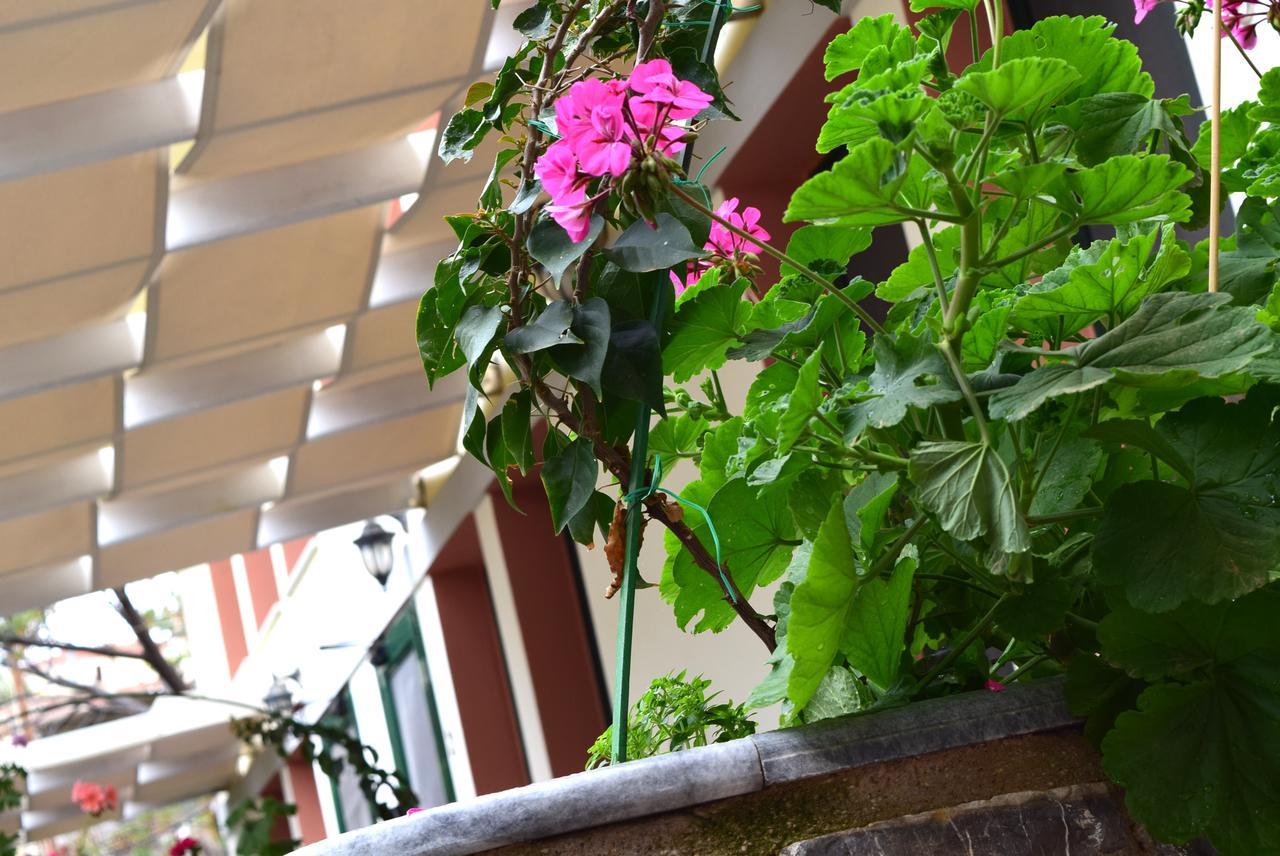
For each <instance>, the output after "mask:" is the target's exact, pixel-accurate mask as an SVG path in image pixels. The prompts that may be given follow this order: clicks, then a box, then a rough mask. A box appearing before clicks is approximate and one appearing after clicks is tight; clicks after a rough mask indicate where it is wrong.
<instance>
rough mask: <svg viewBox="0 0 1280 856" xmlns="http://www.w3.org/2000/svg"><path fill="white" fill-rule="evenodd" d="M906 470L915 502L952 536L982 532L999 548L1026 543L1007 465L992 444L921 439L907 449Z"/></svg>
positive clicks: (967, 537) (1021, 547) (1022, 547)
mask: <svg viewBox="0 0 1280 856" xmlns="http://www.w3.org/2000/svg"><path fill="white" fill-rule="evenodd" d="M907 472H908V474H909V475H910V478H911V481H912V482H913V483H914V484H915V485H916V487H917V489H918V496H919V498H920V504H921V505H922V506H923V507H924V508H925V509H927V510H929V511H931V512H932V513H933V514H935V515H937V517H938V523H939V525H941V526H942V528H943V529H944V530H946V531H947V532H949V533H951V534H952V535H954V536H955V537H956V538H957V539H959V540H961V541H972V540H974V539H976V538H980V537H983V536H985V537H986V538H987V539H988V540H989V541H990V542H991V544H992V545H993V546H994V547H995V548H997V549H999V550H1001V551H1002V552H1005V553H1022V552H1025V551H1026V550H1029V549H1030V548H1031V538H1030V536H1029V535H1028V534H1027V525H1026V523H1025V522H1024V521H1023V519H1022V514H1021V513H1020V512H1019V511H1018V503H1017V501H1016V498H1015V497H1014V492H1013V484H1012V481H1011V480H1010V478H1009V470H1008V468H1007V467H1006V466H1005V464H1004V461H1003V460H1001V459H1000V455H999V454H997V452H996V451H995V449H993V448H991V447H990V446H987V445H985V444H982V443H962V442H956V441H943V442H927V443H921V444H919V445H918V446H916V447H915V448H914V449H913V450H912V451H911V463H910V466H909V468H908V471H907Z"/></svg>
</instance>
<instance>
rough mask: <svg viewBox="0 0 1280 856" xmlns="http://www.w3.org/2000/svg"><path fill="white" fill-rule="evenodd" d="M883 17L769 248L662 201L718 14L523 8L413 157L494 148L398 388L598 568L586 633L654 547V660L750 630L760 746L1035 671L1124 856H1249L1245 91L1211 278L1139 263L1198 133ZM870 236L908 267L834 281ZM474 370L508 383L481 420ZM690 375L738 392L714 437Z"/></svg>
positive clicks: (1253, 165)
mask: <svg viewBox="0 0 1280 856" xmlns="http://www.w3.org/2000/svg"><path fill="white" fill-rule="evenodd" d="M820 5H823V6H827V7H829V8H832V9H833V10H834V9H835V8H836V7H837V6H838V3H836V2H834V0H827V2H822V3H821V4H820ZM915 5H916V3H915V2H913V8H914V7H915ZM919 5H920V11H925V7H926V6H931V7H935V8H932V9H931V10H929V11H928V12H927V14H925V15H924V16H923V17H922V18H920V19H919V21H918V22H917V23H916V24H915V25H914V26H913V27H910V28H909V27H907V26H905V25H903V24H901V23H899V22H897V21H896V20H894V18H893V17H892V16H888V15H886V16H881V17H875V18H863V19H861V20H858V21H857V22H856V23H855V24H854V25H853V26H852V27H851V28H850V29H849V30H848V31H847V32H845V33H842V34H840V35H838V36H837V37H836V38H835V39H834V40H833V41H832V42H831V43H830V45H829V46H828V47H827V49H826V55H825V61H826V74H827V78H828V79H829V80H831V81H832V86H833V91H832V92H831V94H830V95H828V96H827V101H828V102H829V103H830V105H831V106H830V112H829V114H828V118H827V121H826V123H825V124H824V125H823V126H822V129H821V132H820V134H819V136H818V139H817V148H818V150H819V151H820V152H836V153H840V154H839V157H838V158H836V159H834V163H833V165H832V166H831V167H830V168H829V169H828V170H826V171H823V172H821V173H819V174H817V175H815V176H814V177H812V178H811V179H809V180H808V181H805V182H804V183H803V184H801V185H800V186H799V187H798V188H796V190H795V193H794V195H793V196H792V198H791V202H790V204H789V206H788V207H787V209H786V211H785V214H784V216H783V219H784V220H786V221H792V222H803V223H805V224H807V225H804V226H803V227H801V228H799V229H798V230H797V231H796V232H795V233H794V234H793V235H792V236H791V238H790V240H789V241H788V242H787V243H786V245H785V247H780V246H775V245H774V244H773V243H771V239H770V237H769V235H768V233H767V232H766V230H764V229H763V228H761V227H760V225H759V223H758V220H759V218H760V215H759V212H757V211H755V210H753V208H752V207H751V206H750V204H749V203H750V200H742V201H737V200H729V201H728V202H726V203H724V204H722V205H720V206H713V205H712V204H711V202H710V194H709V191H708V189H707V188H706V187H704V186H702V185H701V184H699V183H698V181H697V173H696V172H695V171H694V170H693V169H692V167H694V166H695V165H696V163H697V162H696V160H695V159H692V158H690V146H692V145H693V142H694V139H695V138H696V135H697V132H698V130H699V128H700V127H701V125H702V123H703V122H706V121H714V120H722V119H732V118H734V117H733V114H732V112H731V108H730V106H729V105H728V104H727V103H726V99H725V96H724V92H723V90H722V89H721V86H720V83H719V81H718V79H717V76H716V73H715V70H714V68H713V67H712V65H711V64H710V63H708V62H707V61H706V57H707V56H708V55H709V54H708V50H707V48H708V45H709V44H710V43H711V42H713V40H714V37H715V32H716V30H717V29H718V27H719V25H720V24H721V23H722V22H723V17H724V15H723V13H724V12H725V11H726V9H725V4H722V3H720V2H706V0H669V2H662V0H539V2H538V3H536V4H535V5H533V6H532V7H530V8H529V9H528V10H527V11H525V12H523V13H522V14H521V15H520V16H519V17H518V18H517V19H516V22H515V25H516V28H517V29H519V30H520V31H521V32H522V33H523V34H524V35H525V36H526V37H527V40H526V41H525V42H524V44H523V45H522V46H521V47H520V48H519V49H518V50H517V51H516V52H515V53H514V54H513V55H512V56H511V57H510V58H509V59H508V60H507V62H506V63H505V64H504V65H503V67H502V69H501V70H500V71H499V72H498V74H497V76H496V79H494V80H493V81H492V82H483V83H477V84H475V85H474V86H472V87H471V89H470V90H469V91H468V93H467V96H466V105H465V106H464V108H463V109H462V110H460V111H459V112H458V113H457V114H456V115H454V116H453V118H452V120H451V121H450V122H449V124H448V127H447V128H446V130H445V131H444V134H443V138H442V143H441V147H440V153H441V156H442V157H443V158H444V159H445V160H446V161H447V160H455V159H468V158H469V157H470V156H471V153H472V152H474V150H475V149H476V147H477V146H478V145H479V144H480V143H481V141H482V140H483V139H484V138H485V137H487V136H488V137H497V138H499V139H500V141H501V146H500V150H499V152H498V154H497V156H496V159H495V162H494V164H493V170H492V173H491V175H490V178H489V180H488V181H487V182H486V184H485V187H484V190H483V192H482V194H481V196H480V198H479V200H478V205H477V208H476V210H475V211H474V212H471V213H467V214H460V215H457V216H454V217H450V218H448V220H449V223H450V225H451V226H452V228H453V230H454V232H455V233H456V235H457V238H458V242H459V243H458V248H457V250H456V251H455V252H454V253H453V254H452V255H450V256H449V257H447V258H446V259H445V260H444V261H442V262H441V263H440V265H439V267H438V268H437V270H436V275H435V282H434V285H433V287H432V288H430V290H428V291H427V292H426V294H425V295H424V297H423V299H422V304H421V309H420V312H419V317H418V330H417V333H418V342H419V347H420V349H421V353H422V359H423V364H424V367H425V369H426V373H427V376H428V378H429V379H430V380H431V381H433V382H434V381H435V380H438V379H439V378H441V377H443V376H445V375H448V374H451V373H453V372H459V371H461V372H466V374H467V376H468V378H469V380H470V384H471V386H470V390H469V393H468V397H467V400H466V403H465V411H464V437H465V440H464V444H465V446H466V448H467V449H468V450H469V451H470V453H471V454H473V455H474V456H475V457H477V458H478V459H480V460H481V461H483V462H485V463H486V464H488V465H489V466H490V467H492V468H493V470H494V473H495V475H496V478H497V480H498V483H499V484H500V485H502V486H504V488H505V487H507V486H508V470H509V469H510V468H512V467H514V468H517V469H519V470H520V471H521V472H525V471H528V470H529V469H530V468H531V467H533V466H534V465H535V464H537V463H540V464H541V478H542V481H543V483H544V485H545V487H546V493H547V498H548V502H549V505H550V508H551V512H552V517H553V521H554V524H555V526H556V528H557V529H558V530H563V529H568V531H569V532H570V533H571V534H572V536H573V537H574V538H575V539H577V540H579V541H581V542H583V543H589V542H592V541H593V540H595V539H596V538H597V537H600V536H603V537H604V538H606V539H607V542H606V551H608V552H609V554H610V557H611V561H613V562H614V563H615V567H616V569H617V571H618V573H619V587H620V588H621V591H622V609H623V610H624V618H623V621H624V624H625V623H626V614H627V613H626V610H629V608H630V602H629V601H628V598H629V597H630V596H631V594H632V593H633V592H634V583H635V579H634V574H635V568H634V556H635V552H636V549H637V547H638V543H639V537H640V530H641V529H642V528H643V527H644V525H645V523H646V521H647V523H648V524H649V526H650V527H651V528H652V527H654V526H657V527H661V528H662V529H663V530H664V537H665V539H666V544H667V548H668V557H667V561H666V564H665V567H664V568H663V569H662V572H661V579H660V580H657V579H655V580H653V582H655V583H657V584H658V588H659V590H660V594H661V596H662V597H663V598H664V599H665V600H667V601H668V602H670V603H671V605H672V607H673V610H674V614H675V618H676V621H677V622H678V623H679V624H680V626H681V627H684V628H686V629H688V630H691V631H692V632H694V633H698V632H703V631H718V630H722V629H724V628H725V627H727V626H728V625H729V624H731V623H732V622H734V621H742V622H744V623H745V624H746V625H747V626H748V627H750V629H751V630H752V631H753V632H754V633H755V635H756V636H757V637H759V639H760V641H761V643H762V647H761V650H760V657H761V659H762V660H764V659H766V658H767V660H768V663H769V664H770V666H771V671H770V674H769V676H768V678H767V679H766V680H765V681H764V682H763V684H761V686H759V687H758V688H757V689H756V691H755V693H754V694H753V696H752V699H751V701H752V703H754V704H757V705H763V704H769V703H773V702H778V701H781V702H783V704H784V710H785V719H786V721H788V722H797V723H798V722H805V721H812V720H813V719H817V718H821V717H824V716H830V715H834V714H836V713H851V712H860V711H868V710H876V709H881V708H884V707H887V706H892V705H901V704H908V703H910V702H911V701H912V700H914V699H919V698H923V697H930V696H935V695H939V694H945V693H949V692H955V691H958V690H962V689H972V688H978V687H982V686H984V685H986V686H988V687H989V688H990V689H994V690H998V689H1000V688H1001V687H1002V686H1003V685H1005V684H1007V683H1008V682H1010V681H1019V680H1026V679H1028V678H1035V677H1036V676H1039V675H1050V674H1061V673H1065V674H1066V676H1067V686H1068V693H1069V698H1070V700H1071V703H1072V704H1073V705H1074V706H1075V709H1076V710H1077V711H1078V712H1079V713H1080V714H1081V715H1083V716H1087V717H1088V725H1087V729H1088V731H1089V733H1090V735H1091V736H1093V737H1095V738H1096V739H1098V740H1099V741H1100V744H1101V749H1102V754H1103V759H1104V766H1105V769H1106V770H1107V772H1108V773H1109V775H1110V776H1111V777H1112V778H1113V779H1114V780H1115V781H1116V782H1117V783H1119V784H1120V785H1122V786H1123V787H1124V788H1125V790H1126V794H1127V802H1128V806H1129V808H1130V810H1131V811H1132V813H1133V814H1134V815H1135V816H1136V817H1137V818H1139V819H1140V820H1141V821H1142V822H1143V823H1145V824H1146V825H1147V826H1148V828H1149V829H1150V830H1151V832H1152V833H1153V834H1155V835H1156V836H1157V837H1160V838H1162V839H1166V840H1169V841H1178V842H1180V841H1186V840H1188V839H1190V838H1193V837H1196V836H1207V837H1208V838H1210V839H1211V840H1212V842H1213V843H1214V844H1215V845H1216V846H1217V847H1218V848H1219V849H1220V850H1221V851H1222V852H1224V853H1229V854H1257V853H1266V852H1277V851H1280V739H1277V738H1280V665H1278V664H1280V621H1278V620H1277V618H1280V589H1278V588H1277V585H1276V583H1275V582H1273V581H1274V580H1275V579H1276V577H1277V575H1278V574H1280V498H1278V497H1280V425H1277V422H1276V415H1275V414H1276V407H1277V405H1280V354H1278V353H1277V351H1276V347H1277V344H1278V343H1280V339H1278V338H1277V331H1280V294H1278V293H1277V291H1276V282H1277V258H1278V257H1280V220H1278V217H1280V202H1277V200H1276V197H1277V196H1278V195H1280V156H1278V154H1280V144H1278V143H1277V140H1280V136H1278V135H1280V71H1273V72H1270V73H1269V74H1267V75H1266V76H1265V77H1263V78H1262V79H1261V81H1260V86H1259V94H1258V97H1257V99H1256V100H1254V101H1251V102H1249V103H1247V104H1245V105H1244V106H1242V107H1239V108H1236V109H1235V110H1233V111H1229V112H1227V113H1226V114H1224V115H1223V118H1222V125H1221V145H1220V152H1219V155H1220V159H1221V164H1222V173H1221V182H1222V187H1223V188H1224V189H1226V190H1227V191H1228V192H1230V193H1240V194H1244V195H1245V198H1244V200H1243V204H1241V205H1240V206H1239V208H1238V212H1237V217H1236V232H1235V234H1234V235H1233V236H1228V237H1226V238H1224V239H1223V240H1222V241H1221V243H1220V246H1219V248H1218V256H1217V270H1216V271H1214V272H1213V275H1212V276H1210V273H1209V268H1210V260H1209V257H1208V256H1209V253H1208V249H1207V246H1206V245H1205V244H1201V243H1197V244H1194V245H1192V244H1190V243H1188V242H1187V241H1186V240H1184V239H1183V238H1181V237H1180V233H1179V231H1178V227H1179V226H1181V227H1186V228H1199V227H1200V226H1202V225H1203V224H1204V223H1206V222H1208V220H1209V219H1210V213H1211V212H1210V210H1209V202H1210V196H1211V193H1210V190H1211V185H1212V184H1213V180H1212V179H1213V175H1212V174H1211V171H1210V170H1209V165H1210V162H1211V157H1210V155H1211V152H1210V147H1209V137H1210V135H1209V134H1208V133H1207V132H1206V133H1203V134H1202V135H1201V136H1200V138H1199V139H1198V140H1197V141H1196V142H1195V143H1194V144H1193V143H1192V142H1191V141H1190V140H1189V138H1188V137H1187V135H1186V134H1185V133H1184V131H1183V117H1184V116H1187V115H1189V114H1191V112H1192V111H1193V108H1192V106H1191V104H1190V102H1189V100H1188V99H1187V98H1185V97H1183V98H1175V99H1156V98H1153V91H1154V85H1153V82H1152V80H1151V78H1150V76H1149V75H1148V74H1147V73H1146V72H1145V71H1144V70H1143V69H1142V65H1141V61H1140V59H1139V57H1138V53H1137V50H1136V48H1135V47H1134V46H1133V45H1131V44H1129V43H1128V42H1125V41H1123V40H1121V39H1118V38H1116V37H1115V36H1114V35H1113V33H1112V30H1113V27H1112V26H1111V25H1110V24H1108V23H1107V22H1106V21H1104V20H1103V19H1102V18H1098V17H1052V18H1046V19H1044V20H1041V21H1039V22H1038V23H1036V24H1035V25H1034V26H1033V27H1031V28H1030V29H1027V30H1022V31H1018V32H1014V33H1012V34H1010V35H1006V34H1005V28H1004V25H1003V22H1002V21H1001V16H1000V4H999V3H990V2H982V3H979V2H978V0H938V2H936V3H920V4H919ZM1140 5H1141V4H1140ZM1146 5H1150V4H1146ZM1237 5H1238V4H1237ZM962 18H963V19H966V20H967V21H968V23H969V24H970V27H969V28H968V31H969V33H970V34H972V35H973V38H972V41H971V43H970V44H967V45H960V46H958V47H957V46H953V45H952V44H951V42H952V32H953V28H954V26H955V24H956V22H957V21H958V20H960V19H962ZM979 30H982V31H983V32H986V33H989V34H990V39H989V42H990V47H988V48H986V49H981V48H980V45H979V41H978V39H977V37H976V34H977V33H978V31H979ZM962 40H963V39H962ZM958 54H959V55H961V56H963V61H957V60H956V59H955V57H956V56H957V55H958ZM770 132H771V133H785V129H772V130H771V131H770ZM548 197H550V199H549V201H548ZM886 224H903V225H904V226H905V228H907V229H908V230H909V231H910V232H911V233H913V235H914V237H915V239H916V244H915V246H914V248H913V249H912V250H911V251H910V255H909V257H908V258H907V260H906V261H905V262H904V263H903V264H901V265H900V266H899V267H897V268H896V269H895V270H894V271H893V273H892V274H891V275H890V276H889V277H888V279H886V280H885V281H883V282H869V281H866V280H864V279H862V278H861V277H859V276H858V271H857V270H856V268H855V269H853V270H849V260H850V258H851V257H852V256H853V255H854V254H855V253H858V252H860V251H862V250H864V249H866V248H867V247H868V246H871V234H872V232H871V230H872V228H873V227H876V226H883V225H886ZM1079 238H1083V239H1079ZM764 255H768V256H772V257H773V258H774V259H776V260H777V262H778V266H779V271H780V274H779V276H776V277H772V276H770V277H766V276H765V275H764V274H763V273H762V272H761V268H760V266H759V265H758V264H757V262H758V261H759V259H760V257H762V256H764ZM873 294H874V295H875V296H876V297H877V298H879V301H880V303H879V304H878V305H879V306H881V307H884V306H885V305H887V306H888V308H887V311H872V310H871V309H869V308H868V305H867V304H866V301H867V298H869V297H870V296H871V295H873ZM497 354H500V355H501V358H502V359H503V361H505V363H506V364H507V365H508V366H510V368H511V369H512V370H513V372H514V374H515V377H516V382H515V387H516V388H515V391H514V392H512V394H511V395H510V397H509V398H507V399H506V401H505V404H503V405H502V406H501V407H500V408H494V409H493V412H488V411H487V409H486V408H485V407H483V406H482V403H483V401H484V400H485V398H486V393H485V387H484V379H485V374H486V371H487V369H488V367H489V366H490V363H491V361H492V360H493V359H494V357H495V355H497ZM730 360H747V361H752V362H755V363H756V364H757V365H758V366H759V371H758V374H757V375H756V378H755V380H754V382H753V383H752V385H751V388H750V391H749V393H748V395H747V397H746V401H745V405H744V406H742V407H741V408H740V409H736V410H735V409H733V408H731V406H730V403H729V402H728V401H726V398H725V396H724V395H723V393H722V392H721V385H720V383H719V379H718V377H717V370H719V369H722V368H723V366H724V365H725V363H726V362H727V361H730ZM651 413H652V414H653V417H654V418H653V419H651V418H650V414H651ZM535 416H541V417H543V418H545V420H546V421H547V423H548V426H549V430H548V432H547V435H546V440H545V442H543V443H542V445H541V448H540V449H538V448H535V445H534V442H533V435H532V433H531V429H530V422H531V418H533V417H535ZM681 459H690V460H692V461H693V462H694V464H696V467H697V472H698V478H697V479H696V480H695V481H694V482H693V483H692V484H690V485H688V486H687V487H686V488H684V489H683V491H682V492H681V493H680V494H679V496H678V497H677V496H674V495H672V494H670V493H668V492H664V491H663V490H661V489H660V487H659V485H660V481H661V470H662V469H664V468H665V469H669V468H670V467H671V466H672V465H673V464H674V463H675V462H676V461H678V460H681ZM602 468H603V471H604V472H605V473H606V474H607V475H608V476H609V477H610V478H611V479H613V480H616V484H617V485H619V487H618V488H617V489H613V490H609V491H602V490H598V489H597V484H598V482H599V480H600V476H601V470H602ZM509 495H510V494H509V492H508V496H509ZM651 537H653V535H652V533H651ZM655 576H656V574H655ZM779 581H781V583H780V584H779V585H776V586H775V587H774V592H775V593H774V594H773V598H772V605H771V606H769V607H762V605H761V603H760V601H761V600H763V599H764V598H763V597H762V596H760V595H759V594H758V592H759V591H760V590H761V589H763V588H764V587H767V586H773V585H774V584H776V583H778V582H779ZM753 600H754V602H753ZM690 644H696V642H691V643H690ZM993 651H994V652H997V653H996V654H991V653H989V652H993ZM624 677H625V676H624ZM620 683H622V684H625V683H626V681H625V680H621V681H620ZM623 706H624V707H625V705H623ZM623 731H624V737H623V740H624V741H625V728H624V729H623ZM616 736H617V735H616V734H615V738H616ZM623 745H624V746H625V742H624V744H623ZM617 748H618V744H617V743H616V742H615V755H620V757H622V758H625V753H618V752H617V751H616V750H617Z"/></svg>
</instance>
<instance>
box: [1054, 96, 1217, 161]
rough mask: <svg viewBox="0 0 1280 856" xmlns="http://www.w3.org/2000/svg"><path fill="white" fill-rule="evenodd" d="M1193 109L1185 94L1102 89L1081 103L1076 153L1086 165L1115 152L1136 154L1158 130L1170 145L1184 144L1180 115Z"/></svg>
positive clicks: (1184, 134)
mask: <svg viewBox="0 0 1280 856" xmlns="http://www.w3.org/2000/svg"><path fill="white" fill-rule="evenodd" d="M1193 112H1195V111H1193V110H1192V109H1191V104H1190V101H1189V100H1188V98H1187V96H1185V95H1181V96H1179V97H1177V98H1160V99H1154V100H1153V99H1151V98H1148V97H1146V96H1145V95H1140V94H1138V93H1137V92H1103V93H1100V94H1098V95H1094V96H1092V97H1090V98H1087V99H1085V101H1084V102H1083V103H1081V105H1080V125H1079V133H1078V134H1077V135H1076V154H1077V155H1078V156H1079V158H1080V162H1081V163H1083V164H1084V165H1085V166H1093V165H1094V164H1098V163H1101V162H1103V161H1105V160H1106V159H1107V158H1110V157H1115V156H1116V155H1128V154H1135V153H1137V152H1141V151H1145V150H1146V149H1147V148H1148V147H1149V146H1150V145H1151V136H1152V134H1161V135H1162V136H1164V138H1165V139H1166V140H1168V142H1169V146H1170V148H1171V149H1172V148H1174V147H1181V148H1186V132H1185V131H1184V130H1183V128H1182V121H1181V120H1180V119H1179V117H1181V116H1189V115H1191V114H1192V113H1193Z"/></svg>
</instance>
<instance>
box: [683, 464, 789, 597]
mask: <svg viewBox="0 0 1280 856" xmlns="http://www.w3.org/2000/svg"><path fill="white" fill-rule="evenodd" d="M707 513H708V514H709V515H710V517H711V520H712V522H713V523H714V524H715V527H716V530H717V532H718V533H719V535H720V548H721V559H722V561H723V563H724V564H725V565H727V566H728V567H729V569H730V571H731V572H732V573H733V580H734V582H735V583H737V584H738V588H739V589H741V590H742V593H743V595H744V596H747V597H749V596H750V595H751V592H752V591H753V590H754V589H755V588H756V587H757V586H764V585H768V584H769V583H771V582H773V581H774V580H776V579H777V578H778V577H779V576H781V574H782V572H783V571H785V570H786V568H787V563H788V562H789V561H790V560H791V551H792V549H793V548H794V547H795V545H796V543H797V542H796V540H795V537H796V532H795V525H794V524H793V523H792V521H791V512H790V510H789V509H788V508H787V506H786V499H785V497H784V496H781V495H779V494H777V493H776V492H771V491H760V490H757V489H756V488H754V487H752V486H751V485H749V484H747V480H746V479H745V478H742V477H736V478H732V479H729V480H728V481H727V482H725V483H724V484H723V485H722V486H721V487H720V489H719V490H717V491H716V494H715V496H713V497H711V502H710V503H709V504H708V505H707ZM695 516H698V515H695ZM708 540H710V539H709V538H708Z"/></svg>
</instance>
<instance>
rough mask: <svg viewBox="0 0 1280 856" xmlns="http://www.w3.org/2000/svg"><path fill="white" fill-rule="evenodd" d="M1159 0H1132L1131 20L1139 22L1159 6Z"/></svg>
mask: <svg viewBox="0 0 1280 856" xmlns="http://www.w3.org/2000/svg"><path fill="white" fill-rule="evenodd" d="M1160 3H1161V0H1133V11H1134V14H1133V22H1134V23H1135V24H1141V23H1142V19H1143V18H1145V17H1147V14H1148V13H1149V12H1151V11H1152V10H1153V9H1155V8H1156V7H1157V6H1159V5H1160Z"/></svg>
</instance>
